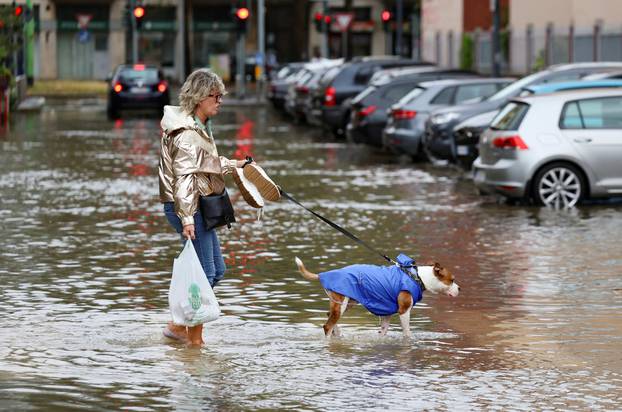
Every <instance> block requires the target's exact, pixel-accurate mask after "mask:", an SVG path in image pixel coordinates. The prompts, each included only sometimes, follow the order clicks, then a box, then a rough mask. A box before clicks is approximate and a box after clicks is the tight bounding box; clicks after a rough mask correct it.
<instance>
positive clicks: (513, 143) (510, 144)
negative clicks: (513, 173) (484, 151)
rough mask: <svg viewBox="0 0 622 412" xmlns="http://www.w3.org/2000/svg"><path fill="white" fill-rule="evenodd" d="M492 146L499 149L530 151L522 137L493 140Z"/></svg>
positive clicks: (505, 137)
mask: <svg viewBox="0 0 622 412" xmlns="http://www.w3.org/2000/svg"><path fill="white" fill-rule="evenodd" d="M492 145H493V146H494V147H496V148H498V149H518V150H527V149H529V148H528V147H527V145H526V144H525V142H524V141H523V139H521V137H520V136H518V135H516V136H504V137H495V138H494V139H492Z"/></svg>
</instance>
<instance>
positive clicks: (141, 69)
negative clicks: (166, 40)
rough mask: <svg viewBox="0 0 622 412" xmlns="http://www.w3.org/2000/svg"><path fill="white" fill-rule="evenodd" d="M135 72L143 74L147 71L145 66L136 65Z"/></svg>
mask: <svg viewBox="0 0 622 412" xmlns="http://www.w3.org/2000/svg"><path fill="white" fill-rule="evenodd" d="M134 70H136V71H138V72H142V71H143V70H145V65H144V64H135V65H134Z"/></svg>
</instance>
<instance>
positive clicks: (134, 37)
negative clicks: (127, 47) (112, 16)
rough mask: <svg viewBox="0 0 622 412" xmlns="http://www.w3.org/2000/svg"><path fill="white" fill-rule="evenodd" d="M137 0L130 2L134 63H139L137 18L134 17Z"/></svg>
mask: <svg viewBox="0 0 622 412" xmlns="http://www.w3.org/2000/svg"><path fill="white" fill-rule="evenodd" d="M135 6H136V0H130V14H131V17H130V22H131V25H132V63H134V64H136V63H138V32H137V30H136V17H134V7H135Z"/></svg>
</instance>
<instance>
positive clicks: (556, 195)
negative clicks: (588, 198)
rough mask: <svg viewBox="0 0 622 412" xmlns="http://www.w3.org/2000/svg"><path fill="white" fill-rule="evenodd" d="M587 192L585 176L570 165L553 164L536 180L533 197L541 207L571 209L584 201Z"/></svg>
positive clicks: (544, 169) (543, 170)
mask: <svg viewBox="0 0 622 412" xmlns="http://www.w3.org/2000/svg"><path fill="white" fill-rule="evenodd" d="M586 191H587V184H586V183H585V179H584V178H583V174H582V173H581V172H580V171H579V169H577V168H576V167H575V166H573V165H570V164H568V163H552V164H550V165H548V166H546V167H544V168H543V169H542V170H540V171H539V172H538V173H537V174H536V177H535V178H534V186H533V197H534V200H535V202H536V203H537V204H539V205H544V206H550V207H554V208H556V209H561V208H570V207H573V206H575V205H576V204H577V203H579V202H580V201H581V200H583V198H584V197H585V194H586Z"/></svg>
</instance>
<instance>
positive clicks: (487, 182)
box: [473, 89, 622, 208]
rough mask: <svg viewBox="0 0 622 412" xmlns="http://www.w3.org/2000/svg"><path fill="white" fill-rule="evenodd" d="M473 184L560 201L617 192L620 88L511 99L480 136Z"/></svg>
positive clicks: (621, 172) (620, 183)
mask: <svg viewBox="0 0 622 412" xmlns="http://www.w3.org/2000/svg"><path fill="white" fill-rule="evenodd" d="M479 153H480V155H479V157H478V158H477V159H476V160H475V163H474V164H473V173H474V174H473V178H474V181H475V184H476V186H477V187H478V188H479V189H480V190H482V191H484V192H488V193H497V194H501V195H503V196H506V197H509V198H528V199H532V200H533V201H535V202H536V203H537V204H540V205H547V206H553V207H556V208H566V207H572V206H574V205H576V204H577V203H578V202H580V201H581V200H583V199H585V198H588V197H589V198H595V197H610V196H616V195H622V91H621V90H620V89H588V90H580V91H568V92H559V93H553V94H548V95H539V96H531V97H524V98H516V99H513V100H511V101H509V102H508V103H507V104H506V105H505V106H504V107H503V108H502V109H501V110H500V112H499V114H498V115H497V116H496V117H495V118H494V120H493V121H492V123H491V126H490V128H489V129H487V130H486V131H485V132H484V134H482V136H481V137H480V143H479Z"/></svg>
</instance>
